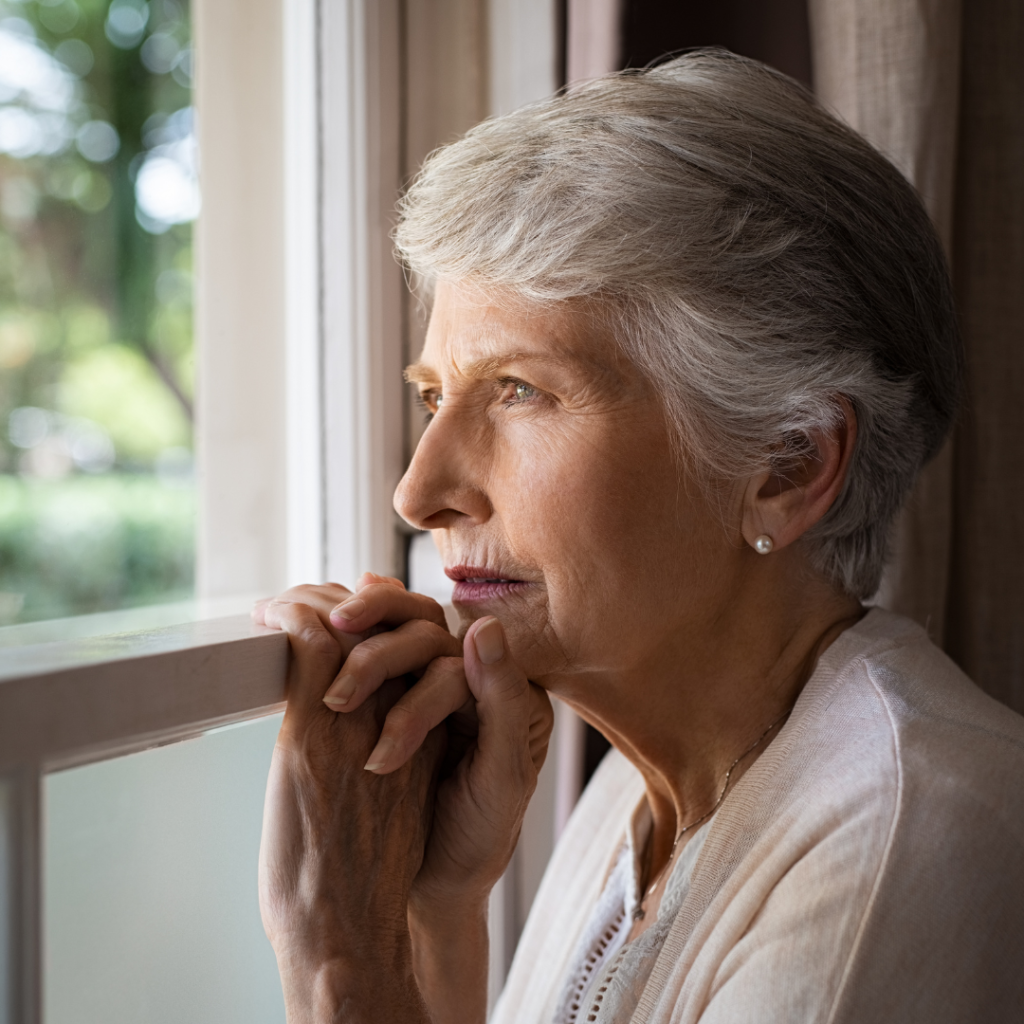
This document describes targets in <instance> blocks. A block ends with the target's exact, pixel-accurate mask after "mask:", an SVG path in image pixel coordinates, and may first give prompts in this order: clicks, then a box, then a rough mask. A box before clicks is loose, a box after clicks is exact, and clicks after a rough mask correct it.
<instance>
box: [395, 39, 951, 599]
mask: <svg viewBox="0 0 1024 1024" xmlns="http://www.w3.org/2000/svg"><path fill="white" fill-rule="evenodd" d="M401 214H402V217H401V222H400V225H399V227H398V229H397V232H396V243H397V246H398V249H399V252H400V253H401V255H402V257H403V258H404V260H405V262H406V264H407V266H408V267H409V268H410V269H411V270H412V271H413V272H414V273H416V274H417V275H418V276H420V277H421V278H422V279H423V280H425V281H426V282H428V284H429V282H431V281H433V280H436V279H437V278H439V277H444V278H450V279H462V278H469V279H476V280H478V281H481V282H486V283H490V284H494V285H498V286H501V287H505V288H508V289H510V290H511V291H513V292H514V293H516V294H519V295H521V296H522V297H523V298H525V299H527V300H529V301H533V302H540V303H551V302H560V301H564V300H567V299H575V298H580V297H589V298H590V299H593V300H594V301H595V303H596V304H597V305H598V306H599V307H600V308H601V309H604V310H605V311H606V315H610V316H612V318H613V326H614V328H615V330H616V333H617V336H618V337H619V338H620V341H621V343H622V344H623V345H625V346H626V348H627V350H628V351H629V352H630V354H631V356H632V358H633V359H634V360H635V361H636V363H637V365H638V366H639V367H640V369H641V371H642V372H643V373H644V374H645V375H646V376H647V377H648V379H649V380H651V381H652V382H653V384H654V385H655V386H656V387H657V389H658V390H659V392H660V394H661V396H662V400H663V402H664V406H665V410H666V414H667V416H668V419H669V422H670V424H671V426H672V428H673V433H674V437H675V440H676V445H677V449H678V451H679V452H680V453H681V454H683V456H684V457H685V458H686V459H688V460H689V461H690V462H691V463H692V464H693V465H695V466H698V467H700V468H701V469H702V470H704V471H705V472H706V473H707V474H708V475H709V476H711V477H714V478H717V479H721V480H739V479H742V478H743V477H745V476H747V475H750V474H752V473H754V472H757V471H759V470H763V469H765V468H766V467H769V466H776V467H778V468H779V470H780V471H781V472H785V467H786V464H787V462H789V461H790V460H792V459H793V458H794V457H795V456H799V455H801V454H805V453H806V452H807V451H808V450H810V449H809V439H810V437H811V435H812V434H813V433H814V432H816V431H819V430H822V429H828V428H829V427H831V426H833V425H835V424H836V423H837V422H838V421H839V418H840V417H841V411H840V406H839V402H838V398H839V396H845V397H846V398H847V400H848V401H849V402H850V403H851V404H852V406H853V408H854V410H855V412H856V415H857V423H858V434H857V442H856V445H855V448H854V452H853V455H852V460H851V464H850V470H849V473H848V476H847V480H846V484H845V486H844V488H843V491H842V493H841V494H840V496H839V497H838V498H837V500H836V501H835V502H834V504H833V506H832V508H831V509H830V510H829V511H828V513H827V514H826V515H825V516H824V517H823V518H822V519H821V520H820V522H818V523H817V524H816V526H815V527H814V528H813V529H812V530H810V531H809V532H808V533H807V534H806V536H805V538H804V540H803V543H805V544H806V545H807V550H808V552H809V555H810V558H811V561H812V564H813V565H814V566H815V567H816V568H817V569H818V570H819V571H820V572H822V573H823V574H824V575H825V576H826V577H827V578H828V579H830V580H831V581H832V582H833V583H834V584H835V585H837V586H839V587H841V588H843V589H844V590H846V591H847V592H849V593H850V594H852V595H854V596H856V597H860V598H866V597H869V596H870V595H871V594H873V593H874V592H875V590H876V589H877V587H878V582H879V579H880V576H881V572H882V568H883V565H884V562H885V558H886V553H887V547H888V535H889V531H890V527H891V524H892V521H893V519H894V517H895V515H896V513H897V511H898V510H899V508H900V506H901V504H902V503H903V501H904V500H905V499H906V496H907V494H908V493H909V491H910V488H911V486H912V484H913V482H914V478H915V477H916V475H917V473H918V471H919V470H920V469H921V467H922V466H923V465H924V463H925V462H926V461H927V460H928V459H929V458H931V457H932V456H933V455H934V454H935V453H936V452H937V451H938V449H939V447H940V446H941V444H942V441H943V439H944V437H945V436H946V434H947V432H948V430H949V428H950V425H951V423H952V420H953V417H954V415H955V412H956V406H957V401H958V398H959V392H960V388H961V376H962V361H963V357H962V353H961V346H960V339H959V334H958V330H957V325H956V319H955V316H954V312H953V301H952V293H951V288H950V284H949V276H948V272H947V269H946V264H945V260H944V257H943V254H942V249H941V246H940V244H939V241H938V239H937V237H936V234H935V232H934V230H933V228H932V225H931V223H930V221H929V219H928V216H927V214H926V213H925V210H924V208H923V206H922V204H921V201H920V199H919V197H918V196H917V194H916V193H915V192H914V190H913V189H912V188H911V186H910V185H909V184H908V183H907V181H906V180H905V179H904V178H903V177H902V176H901V175H900V173H899V172H898V171H897V170H896V169H895V168H894V167H893V166H892V165H891V164H890V163H889V162H888V161H887V160H886V159H885V158H884V157H882V156H881V155H880V154H879V153H878V152H876V151H875V150H874V149H872V148H871V147H870V146H869V145H868V144H867V143H866V142H865V141H864V140H863V139H862V138H861V137H860V136H859V135H857V134H856V133H855V132H854V131H852V130H851V129H850V128H848V127H846V126H845V125H843V124H841V123H840V122H839V121H837V120H836V119H835V118H834V117H832V116H831V115H830V114H828V113H827V112H826V111H825V110H823V109H822V108H821V107H820V106H819V105H818V104H817V103H816V102H815V100H814V98H813V97H812V96H811V95H810V94H809V93H808V92H807V91H806V90H805V89H804V88H803V87H801V86H799V85H798V84H797V83H795V82H793V81H792V80H790V79H788V78H786V77H785V76H784V75H781V74H779V73H778V72H775V71H773V70H771V69H770V68H767V67H765V66H764V65H761V64H759V63H757V62H755V61H751V60H747V59H744V58H741V57H737V56H735V55H733V54H730V53H728V52H726V51H721V50H703V51H696V52H693V53H690V54H687V55H686V56H684V57H680V58H678V59H676V60H673V61H671V62H669V63H667V64H662V65H661V66H659V67H656V68H654V69H651V70H647V71H641V72H623V73H621V74H617V75H611V76H608V77H605V78H601V79H597V80H596V81H593V82H591V83H589V84H587V85H584V86H581V87H579V88H575V89H573V90H572V91H571V92H567V93H562V94H560V95H557V96H554V97H552V98H551V99H548V100H545V101H543V102H541V103H536V104H532V105H530V106H528V107H524V108H523V109H521V110H518V111H515V112H514V113H512V114H508V115H506V116H504V117H500V118H495V119H492V120H489V121H485V122H484V123H482V124H480V125H478V126H477V127H475V128H474V129H472V130H471V131H470V132H469V133H468V134H467V135H466V136H464V137H463V138H462V139H460V140H459V141H457V142H455V143H453V144H452V145H449V146H446V147H445V148H443V149H440V150H438V151H437V152H435V153H434V154H432V156H431V157H430V158H429V159H428V160H427V162H426V164H425V165H424V167H423V169H422V170H421V172H420V174H419V175H418V177H417V178H416V180H415V182H414V183H413V184H412V186H411V188H410V189H409V191H408V192H407V194H406V196H405V198H404V200H403V202H402V208H401Z"/></svg>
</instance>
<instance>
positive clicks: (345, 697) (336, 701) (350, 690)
mask: <svg viewBox="0 0 1024 1024" xmlns="http://www.w3.org/2000/svg"><path fill="white" fill-rule="evenodd" d="M355 692H356V678H355V676H340V677H339V678H338V679H337V680H335V683H334V685H333V686H332V687H331V688H330V689H329V690H328V691H327V692H326V693H325V694H324V703H325V704H332V705H334V706H337V707H342V706H344V705H345V704H347V703H348V702H349V701H350V700H351V699H352V695H353V694H354V693H355Z"/></svg>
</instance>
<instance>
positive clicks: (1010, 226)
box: [808, 0, 1024, 711]
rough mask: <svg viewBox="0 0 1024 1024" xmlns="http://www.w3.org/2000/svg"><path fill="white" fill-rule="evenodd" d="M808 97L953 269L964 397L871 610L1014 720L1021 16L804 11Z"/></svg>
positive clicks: (1019, 562)
mask: <svg viewBox="0 0 1024 1024" xmlns="http://www.w3.org/2000/svg"><path fill="white" fill-rule="evenodd" d="M808 13H809V20H810V26H811V46H812V54H813V63H814V86H815V91H816V93H817V95H818V96H819V98H820V99H821V100H822V102H823V103H824V104H825V105H826V106H828V107H829V108H830V109H832V110H833V111H834V112H836V113H837V114H839V116H840V117H842V118H843V119H844V120H845V121H846V122H847V123H849V124H850V125H851V126H852V127H854V128H855V129H857V131H859V132H861V133H862V134H863V135H864V136H865V137H866V138H867V139H869V140H870V141H871V142H872V143H873V144H874V145H875V146H877V147H878V148H879V149H881V150H882V152H884V153H885V154H886V155H887V156H889V158H890V159H891V160H892V161H893V162H894V163H895V164H896V166H897V167H899V168H900V169H901V170H902V171H903V173H904V174H905V175H906V176H907V177H908V178H909V179H910V181H911V182H912V183H913V184H914V185H915V187H916V188H917V189H918V191H919V192H920V193H921V196H922V198H923V199H924V202H925V204H926V206H927V207H928V210H929V212H930V214H931V216H932V218H933V220H934V222H935V225H936V227H937V229H938V232H939V235H940V237H941V238H942V241H943V244H944V245H945V247H946V252H947V255H948V256H949V257H950V261H951V266H952V271H953V279H954V284H955V287H956V290H957V297H958V303H959V311H960V317H961V321H962V326H963V329H964V334H965V343H966V347H967V364H968V391H967V396H966V402H965V407H964V410H963V413H962V415H961V417H960V421H959V423H958V425H957V428H956V431H955V436H954V438H953V439H952V440H951V441H950V443H948V444H947V445H946V447H945V448H944V449H943V451H942V452H941V453H940V454H939V455H938V456H937V457H936V459H934V460H933V461H932V463H931V464H930V465H929V466H927V467H926V468H925V470H924V472H923V474H922V476H921V479H920V481H919V482H918V485H917V487H916V488H915V490H914V493H913V495H912V496H911V498H910V500H909V502H908V504H907V507H906V509H905V510H904V512H903V513H902V515H901V517H900V520H899V522H898V523H897V527H896V530H895V535H894V553H895V557H894V560H893V563H892V565H891V567H890V569H889V570H888V571H887V573H886V576H885V579H884V581H883V584H882V588H881V590H880V593H879V597H878V600H879V602H880V603H882V604H884V605H886V606H887V607H890V608H893V609H894V610H896V611H900V612H903V613H905V614H908V615H911V616H912V617H914V618H916V619H917V620H918V621H919V622H921V624H922V625H924V626H926V627H927V628H928V629H929V631H930V632H931V634H932V636H933V637H934V638H935V640H936V641H937V642H939V643H940V644H944V646H945V647H946V649H947V650H948V651H949V652H950V653H951V654H952V655H953V656H954V657H955V658H957V660H958V661H959V662H960V663H961V665H962V666H963V667H964V669H965V670H966V671H967V672H968V673H969V674H970V675H971V676H972V677H973V678H974V679H975V680H976V681H977V682H978V683H979V684H980V685H981V686H983V687H984V688H985V689H986V690H988V691H989V692H990V693H992V694H993V695H994V696H996V697H998V698H1000V699H1001V700H1004V701H1005V702H1007V703H1008V704H1010V705H1011V706H1013V707H1015V708H1016V709H1017V710H1018V711H1024V557H1022V555H1021V554H1020V552H1019V549H1018V546H1017V543H1016V542H1017V539H1018V538H1020V537H1021V536H1022V534H1024V500H1022V499H1024V493H1022V491H1024V445H1022V443H1021V442H1024V401H1022V400H1024V201H1022V199H1021V197H1020V183H1021V181H1022V180H1024V104H1022V100H1024V59H1022V58H1024V5H1021V4H1020V2H1019V0H974V2H972V3H971V4H970V5H964V4H962V3H961V0H808Z"/></svg>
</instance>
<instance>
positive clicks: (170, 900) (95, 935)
mask: <svg viewBox="0 0 1024 1024" xmlns="http://www.w3.org/2000/svg"><path fill="white" fill-rule="evenodd" d="M280 722H281V718H280V716H279V715H276V716H274V717H272V718H268V719H262V720H260V721H258V722H253V723H248V724H246V725H241V726H234V727H231V728H228V729H221V730H218V731H216V732H212V733H208V734H207V735H206V736H203V737H202V738H201V739H198V740H192V741H190V742H187V743H179V744H175V745H173V746H168V747H161V748H159V749H157V750H150V751H146V752H145V753H142V754H133V755H131V756H129V757H122V758H117V759H116V760H113V761H106V762H102V763H100V764H95V765H89V766H87V767H84V768H73V769H70V770H68V771H63V772H55V773H53V774H51V775H48V776H47V777H46V778H45V780H44V786H45V788H44V799H45V827H46V838H45V864H44V933H45V944H46V945H45V967H44V979H45V996H44V1007H45V1022H46V1024H182V1022H185V1021H197V1022H200V1021H209V1022H214V1021H216V1022H217V1024H283V1022H284V1003H283V1000H282V996H281V986H280V981H279V978H278V973H277V966H276V963H275V960H274V955H273V952H272V950H271V948H270V943H269V942H268V941H267V939H266V937H265V935H264V934H263V927H262V925H261V923H260V916H259V905H258V897H257V891H256V877H257V859H258V853H259V842H260V826H261V820H262V813H263V793H264V788H265V786H266V779H267V771H268V770H269V767H270V754H271V751H272V750H273V746H274V739H275V737H276V735H277V730H278V728H279V727H280Z"/></svg>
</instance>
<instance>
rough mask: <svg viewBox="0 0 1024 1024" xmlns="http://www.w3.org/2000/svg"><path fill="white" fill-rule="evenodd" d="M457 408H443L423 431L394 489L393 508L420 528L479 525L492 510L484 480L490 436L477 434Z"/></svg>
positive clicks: (437, 528) (436, 528) (411, 523)
mask: <svg viewBox="0 0 1024 1024" xmlns="http://www.w3.org/2000/svg"><path fill="white" fill-rule="evenodd" d="M470 435H471V430H470V429H469V425H468V424H467V423H466V420H465V418H464V417H463V416H461V415H460V414H459V413H458V412H456V410H454V409H442V410H439V411H438V412H437V414H436V415H435V416H434V418H433V419H432V420H431V422H430V425H429V426H428V427H427V429H426V430H425V431H424V432H423V436H422V437H421V438H420V443H419V444H418V445H417V447H416V451H415V452H414V453H413V457H412V461H411V462H410V463H409V468H408V469H407V470H406V471H405V475H404V476H403V477H402V479H401V480H400V481H399V483H398V487H397V488H396V490H395V500H394V504H395V511H396V512H398V514H399V515H400V516H401V517H402V518H403V519H404V520H405V521H406V522H407V523H409V524H410V525H412V526H415V527H416V528H417V529H419V530H439V529H445V528H447V527H451V526H454V525H455V524H456V523H464V524H479V523H483V522H486V521H487V519H488V518H489V517H490V515H491V502H490V499H489V498H488V496H487V493H486V489H485V488H484V486H483V481H484V480H485V479H486V477H487V460H488V455H487V450H488V446H487V444H486V441H484V440H483V439H481V438H477V437H473V436H470Z"/></svg>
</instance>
